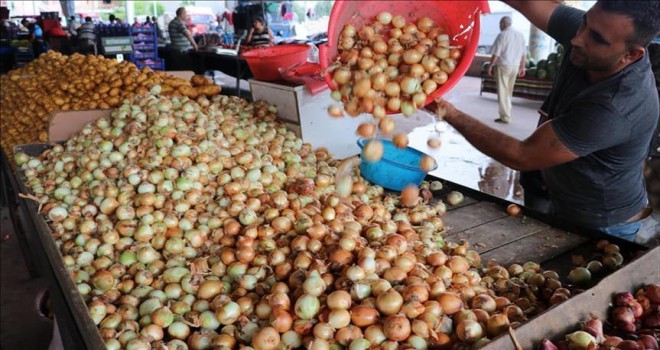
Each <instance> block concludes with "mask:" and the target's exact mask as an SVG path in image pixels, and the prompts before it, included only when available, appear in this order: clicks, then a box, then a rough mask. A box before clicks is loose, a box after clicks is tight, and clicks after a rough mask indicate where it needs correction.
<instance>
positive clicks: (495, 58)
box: [490, 55, 500, 67]
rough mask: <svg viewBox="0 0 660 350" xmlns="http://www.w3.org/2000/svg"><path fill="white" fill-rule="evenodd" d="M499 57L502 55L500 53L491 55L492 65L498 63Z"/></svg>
mask: <svg viewBox="0 0 660 350" xmlns="http://www.w3.org/2000/svg"><path fill="white" fill-rule="evenodd" d="M499 59H500V56H498V55H490V67H493V66H494V65H495V64H496V63H497V60H499Z"/></svg>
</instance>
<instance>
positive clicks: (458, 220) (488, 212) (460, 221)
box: [442, 202, 507, 236]
mask: <svg viewBox="0 0 660 350" xmlns="http://www.w3.org/2000/svg"><path fill="white" fill-rule="evenodd" d="M506 215H507V214H506V212H505V211H504V210H503V209H502V208H500V207H499V206H498V205H496V204H493V203H488V202H478V203H475V204H472V205H468V206H465V207H462V208H458V209H456V210H451V211H447V215H445V217H444V218H442V219H443V220H444V222H445V227H447V233H446V234H445V236H449V235H451V234H453V233H458V232H461V231H464V230H467V229H470V228H473V227H477V226H480V225H483V224H485V223H488V222H491V221H493V220H497V219H500V218H502V217H504V216H506Z"/></svg>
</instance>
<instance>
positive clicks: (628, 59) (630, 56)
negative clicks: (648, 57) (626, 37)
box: [623, 46, 646, 64]
mask: <svg viewBox="0 0 660 350" xmlns="http://www.w3.org/2000/svg"><path fill="white" fill-rule="evenodd" d="M645 52H646V49H645V48H643V47H641V46H636V47H635V48H633V49H632V50H630V51H628V53H627V54H626V55H625V56H624V57H623V59H624V60H625V63H626V64H630V63H633V62H635V61H637V60H638V59H640V58H642V56H644V53H645Z"/></svg>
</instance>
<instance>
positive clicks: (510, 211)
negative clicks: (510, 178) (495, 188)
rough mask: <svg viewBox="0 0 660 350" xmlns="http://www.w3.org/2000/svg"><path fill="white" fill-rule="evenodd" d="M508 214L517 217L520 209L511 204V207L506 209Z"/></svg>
mask: <svg viewBox="0 0 660 350" xmlns="http://www.w3.org/2000/svg"><path fill="white" fill-rule="evenodd" d="M506 213H507V214H509V215H511V216H517V215H518V214H520V207H519V206H517V205H515V204H509V206H508V207H506Z"/></svg>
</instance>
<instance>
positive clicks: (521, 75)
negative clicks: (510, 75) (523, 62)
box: [518, 67, 525, 78]
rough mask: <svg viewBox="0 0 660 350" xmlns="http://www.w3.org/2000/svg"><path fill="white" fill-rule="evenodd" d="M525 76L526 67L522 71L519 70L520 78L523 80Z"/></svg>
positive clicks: (521, 68)
mask: <svg viewBox="0 0 660 350" xmlns="http://www.w3.org/2000/svg"><path fill="white" fill-rule="evenodd" d="M524 76H525V67H520V69H518V78H522V77H524Z"/></svg>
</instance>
